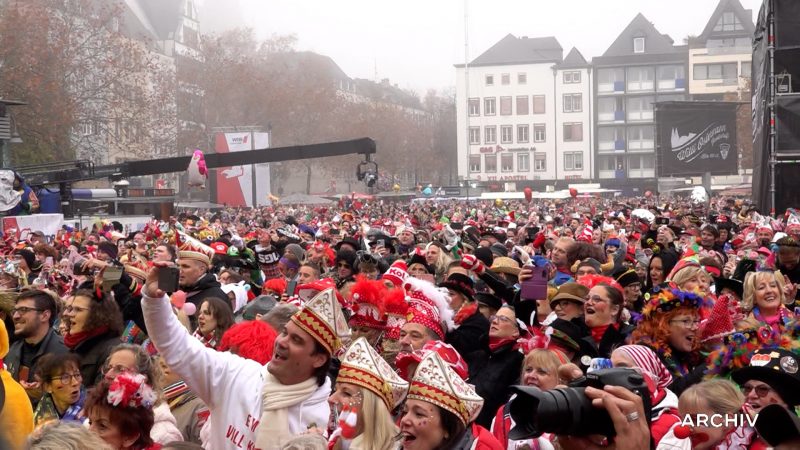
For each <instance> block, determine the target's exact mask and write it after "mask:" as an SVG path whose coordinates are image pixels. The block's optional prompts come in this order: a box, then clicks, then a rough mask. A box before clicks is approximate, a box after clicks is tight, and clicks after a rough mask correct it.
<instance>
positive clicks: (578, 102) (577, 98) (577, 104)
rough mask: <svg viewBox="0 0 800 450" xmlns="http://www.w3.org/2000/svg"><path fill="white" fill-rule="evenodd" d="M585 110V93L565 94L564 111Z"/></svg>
mask: <svg viewBox="0 0 800 450" xmlns="http://www.w3.org/2000/svg"><path fill="white" fill-rule="evenodd" d="M581 111H583V95H582V94H564V112H565V113H569V112H581Z"/></svg>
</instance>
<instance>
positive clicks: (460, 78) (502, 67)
mask: <svg viewBox="0 0 800 450" xmlns="http://www.w3.org/2000/svg"><path fill="white" fill-rule="evenodd" d="M587 68H588V64H587V63H586V61H585V59H583V57H582V56H580V53H579V52H578V51H577V50H575V49H573V51H572V52H570V54H569V57H568V58H567V59H563V49H562V48H561V45H560V44H559V43H558V40H556V38H554V37H542V38H528V37H526V36H523V37H519V38H518V37H516V36H514V35H511V34H509V35H507V36H506V37H504V38H503V39H501V40H500V41H499V42H498V43H497V44H495V45H494V46H492V47H491V48H490V49H488V50H487V51H486V52H484V53H483V54H482V55H480V56H478V57H477V58H475V59H474V60H473V61H471V62H470V63H469V64H468V65H466V66H465V65H456V71H457V74H456V105H457V106H456V117H457V120H456V122H457V125H456V126H457V129H458V132H457V145H458V163H457V165H458V177H459V179H460V180H464V181H467V182H469V183H471V184H478V185H481V186H484V187H486V188H488V189H491V190H517V189H521V188H522V187H523V186H531V187H533V188H535V189H539V190H544V186H545V185H553V184H556V182H557V181H560V180H576V179H588V178H589V177H590V175H591V172H590V167H591V162H590V159H591V152H590V149H591V148H592V147H591V133H587V131H588V130H589V129H590V119H591V115H590V111H591V107H590V105H589V103H590V101H591V95H590V84H589V81H588V80H589V78H590V77H589V76H588V73H587Z"/></svg>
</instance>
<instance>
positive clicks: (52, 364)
mask: <svg viewBox="0 0 800 450" xmlns="http://www.w3.org/2000/svg"><path fill="white" fill-rule="evenodd" d="M70 366H74V367H75V368H76V369H78V370H80V368H81V358H80V356H78V355H77V354H75V353H47V354H45V355H43V356H42V357H41V358H39V360H38V361H37V362H36V377H37V378H38V379H39V381H40V382H41V383H42V384H44V383H50V380H51V379H52V378H53V377H54V376H55V375H56V374H57V373H64V371H66V370H67V368H68V367H70ZM89 381H91V380H89Z"/></svg>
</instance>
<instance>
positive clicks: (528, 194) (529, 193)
mask: <svg viewBox="0 0 800 450" xmlns="http://www.w3.org/2000/svg"><path fill="white" fill-rule="evenodd" d="M522 192H524V193H525V201H527V202H528V203H530V202H531V200H533V189H531V188H530V187H526V188H525V189H523V190H522Z"/></svg>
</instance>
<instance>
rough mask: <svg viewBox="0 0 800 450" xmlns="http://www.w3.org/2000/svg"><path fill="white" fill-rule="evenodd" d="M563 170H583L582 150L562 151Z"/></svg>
mask: <svg viewBox="0 0 800 450" xmlns="http://www.w3.org/2000/svg"><path fill="white" fill-rule="evenodd" d="M564 170H583V152H566V153H564Z"/></svg>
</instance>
